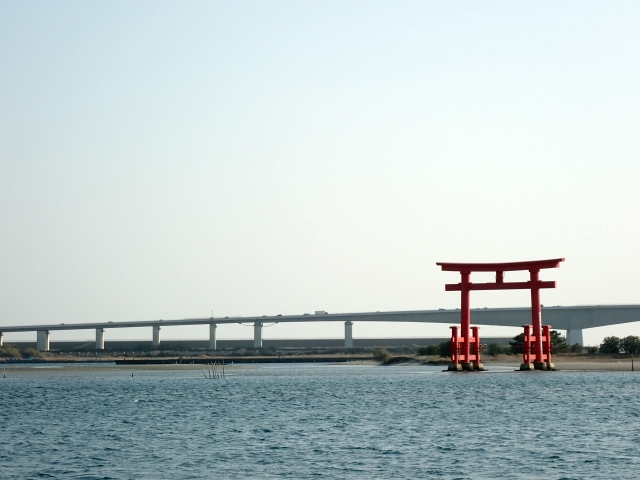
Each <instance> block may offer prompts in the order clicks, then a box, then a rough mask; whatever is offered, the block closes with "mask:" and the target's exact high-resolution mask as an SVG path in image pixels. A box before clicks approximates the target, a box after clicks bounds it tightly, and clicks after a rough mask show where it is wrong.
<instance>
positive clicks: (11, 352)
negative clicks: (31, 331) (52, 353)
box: [0, 344, 41, 359]
mask: <svg viewBox="0 0 640 480" xmlns="http://www.w3.org/2000/svg"><path fill="white" fill-rule="evenodd" d="M23 357H26V358H40V357H41V354H40V351H39V350H36V349H35V348H25V349H24V350H22V351H20V349H18V347H16V346H15V345H9V344H7V345H4V346H2V347H0V358H17V359H22V358H23Z"/></svg>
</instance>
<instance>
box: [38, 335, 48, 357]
mask: <svg viewBox="0 0 640 480" xmlns="http://www.w3.org/2000/svg"><path fill="white" fill-rule="evenodd" d="M36 348H37V349H38V350H40V351H41V352H48V351H49V330H38V342H37V344H36Z"/></svg>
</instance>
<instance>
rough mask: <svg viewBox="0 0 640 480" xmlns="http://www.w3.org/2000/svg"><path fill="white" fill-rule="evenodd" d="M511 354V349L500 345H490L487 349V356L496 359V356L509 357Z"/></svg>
mask: <svg viewBox="0 0 640 480" xmlns="http://www.w3.org/2000/svg"><path fill="white" fill-rule="evenodd" d="M510 353H511V347H507V346H503V345H500V344H499V343H490V344H489V346H488V347H487V355H491V356H492V357H497V356H498V355H503V354H505V355H509V354H510Z"/></svg>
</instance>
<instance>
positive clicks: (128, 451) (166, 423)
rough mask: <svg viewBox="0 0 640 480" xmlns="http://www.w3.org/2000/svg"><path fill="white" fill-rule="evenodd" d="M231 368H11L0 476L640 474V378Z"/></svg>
mask: <svg viewBox="0 0 640 480" xmlns="http://www.w3.org/2000/svg"><path fill="white" fill-rule="evenodd" d="M132 373H133V377H132V376H131V375H132ZM225 373H226V374H227V376H226V378H224V379H208V378H207V379H205V378H204V376H203V374H202V372H201V371H199V370H171V369H170V368H165V369H162V368H158V369H152V370H131V369H128V368H126V367H125V368H122V369H120V368H119V367H118V368H108V369H107V368H100V367H88V368H87V369H85V370H78V369H77V368H70V369H69V371H68V372H66V371H64V369H63V371H51V372H47V370H46V369H41V370H39V371H38V372H37V373H33V372H27V373H20V372H19V371H15V372H14V371H12V369H7V378H6V379H0V442H1V443H0V478H2V479H5V480H7V479H32V478H33V479H35V478H60V479H67V478H69V479H71V478H72V479H191V478H194V479H195V478H198V479H199V478H294V479H306V478H328V479H331V478H335V479H345V478H346V479H349V478H358V479H361V478H362V479H371V478H380V479H432V478H433V479H495V478H506V479H574V478H575V479H583V478H594V479H595V478H597V479H629V478H640V460H639V454H640V417H639V412H640V374H637V373H636V374H634V373H631V372H629V373H587V372H572V373H570V372H527V373H514V372H511V371H509V369H499V368H498V369H496V368H494V371H493V372H483V373H442V372H441V368H438V367H426V366H424V367H421V366H407V367H397V366H396V367H381V366H357V365H356V366H349V365H320V364H296V365H275V366H274V365H254V366H248V367H232V368H227V369H226V372H225Z"/></svg>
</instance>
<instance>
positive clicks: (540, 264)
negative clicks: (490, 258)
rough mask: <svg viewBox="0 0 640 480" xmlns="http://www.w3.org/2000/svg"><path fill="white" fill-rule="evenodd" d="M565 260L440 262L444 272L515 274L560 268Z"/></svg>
mask: <svg viewBox="0 0 640 480" xmlns="http://www.w3.org/2000/svg"><path fill="white" fill-rule="evenodd" d="M560 262H564V258H554V259H551V260H532V261H528V262H511V263H447V262H438V263H436V265H440V266H441V267H442V271H444V272H469V273H471V272H513V271H516V270H542V269H544V268H558V267H559V266H560Z"/></svg>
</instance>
